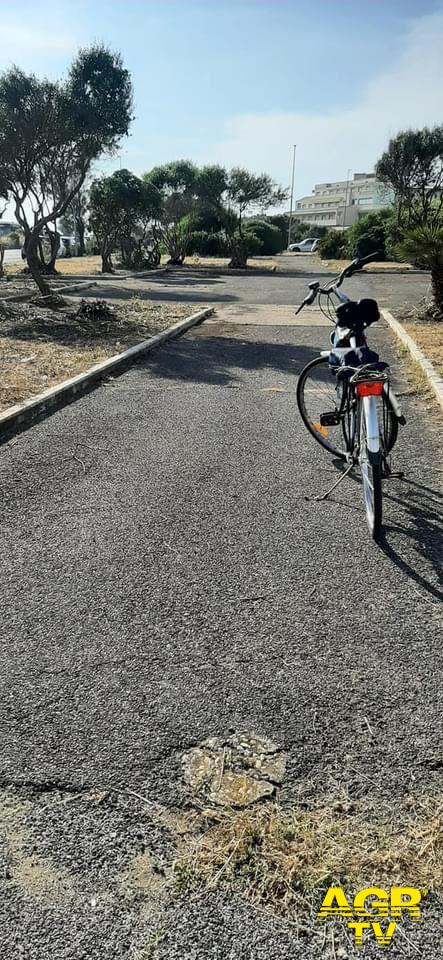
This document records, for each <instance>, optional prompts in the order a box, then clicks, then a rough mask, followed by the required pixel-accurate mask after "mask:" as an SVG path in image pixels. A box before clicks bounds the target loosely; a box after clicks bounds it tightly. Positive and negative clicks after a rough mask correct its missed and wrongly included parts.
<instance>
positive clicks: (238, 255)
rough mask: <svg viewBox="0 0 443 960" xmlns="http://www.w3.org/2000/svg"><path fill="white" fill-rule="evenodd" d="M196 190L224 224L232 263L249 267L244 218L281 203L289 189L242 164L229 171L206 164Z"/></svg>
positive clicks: (232, 265)
mask: <svg viewBox="0 0 443 960" xmlns="http://www.w3.org/2000/svg"><path fill="white" fill-rule="evenodd" d="M197 189H198V193H199V196H200V199H201V200H202V201H203V202H204V203H205V204H208V205H209V206H211V207H212V208H213V209H214V210H215V211H216V213H217V215H218V217H219V219H220V221H221V222H222V224H223V229H224V232H225V234H226V238H227V241H228V244H229V248H230V251H231V260H230V264H229V266H230V267H239V268H244V267H246V266H247V260H248V236H247V233H248V231H247V227H246V225H245V219H246V218H247V216H248V215H249V216H251V215H252V214H256V213H261V214H264V213H265V212H266V210H267V209H268V208H269V207H276V206H280V204H281V203H283V201H284V200H285V199H286V198H287V191H285V190H283V189H282V188H281V187H278V186H277V184H275V183H274V181H273V180H272V179H271V177H269V176H268V174H266V173H262V174H255V173H250V172H249V171H248V170H244V169H243V168H242V167H233V169H232V170H229V171H228V170H226V169H225V168H224V167H221V166H218V165H214V166H207V167H203V169H202V170H201V171H200V175H199V178H198V185H197Z"/></svg>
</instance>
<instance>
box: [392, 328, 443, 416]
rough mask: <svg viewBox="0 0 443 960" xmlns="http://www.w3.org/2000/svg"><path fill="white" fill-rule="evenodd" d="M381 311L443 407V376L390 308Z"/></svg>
mask: <svg viewBox="0 0 443 960" xmlns="http://www.w3.org/2000/svg"><path fill="white" fill-rule="evenodd" d="M381 313H382V316H383V317H384V318H385V320H386V323H388V324H389V326H390V327H391V329H392V330H393V331H394V333H396V334H397V337H398V338H399V340H401V341H402V343H404V344H405V346H406V347H407V348H408V350H409V352H410V354H411V356H412V357H413V359H414V360H415V361H416V363H418V364H419V365H420V367H421V369H422V370H423V373H424V374H425V376H426V379H427V380H428V381H429V384H430V386H431V388H432V390H433V391H434V393H435V396H436V397H437V400H438V402H439V404H440V406H441V407H442V408H443V378H442V377H440V375H439V374H438V373H437V371H436V369H435V367H433V366H432V363H431V362H430V360H428V359H427V358H426V357H425V355H424V353H422V351H421V350H420V348H419V347H418V346H417V344H416V342H415V340H413V339H412V337H410V336H409V333H406V330H404V329H403V327H402V325H401V323H399V322H398V320H396V319H395V317H393V316H392V313H390V312H389V310H382V311H381Z"/></svg>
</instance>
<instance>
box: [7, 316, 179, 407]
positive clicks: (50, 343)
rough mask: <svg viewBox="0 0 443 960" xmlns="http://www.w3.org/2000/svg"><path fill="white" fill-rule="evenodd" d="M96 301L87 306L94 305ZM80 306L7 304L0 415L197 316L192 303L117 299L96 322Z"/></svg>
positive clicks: (95, 318) (95, 317)
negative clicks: (52, 307) (193, 314)
mask: <svg viewBox="0 0 443 960" xmlns="http://www.w3.org/2000/svg"><path fill="white" fill-rule="evenodd" d="M91 302H93V301H87V303H88V304H91ZM79 306H80V305H79V303H78V301H77V302H76V301H71V302H70V303H68V304H67V306H66V307H63V308H61V309H57V310H50V309H45V308H42V307H37V306H33V305H31V304H8V305H7V307H6V306H4V307H3V308H2V310H1V312H0V364H1V369H2V380H1V383H0V410H5V409H6V408H7V407H9V406H12V405H13V404H16V403H20V402H22V401H23V400H27V399H29V398H30V397H32V396H34V395H37V394H39V393H41V392H42V391H44V390H47V389H48V388H49V387H52V386H55V385H56V384H58V383H61V382H62V381H63V380H66V379H67V378H69V377H73V376H75V375H76V374H79V373H83V372H85V371H86V370H88V368H89V367H91V366H93V365H94V364H95V363H99V362H100V361H101V360H105V359H106V358H107V357H111V356H113V355H114V354H116V353H119V352H121V351H123V350H125V349H126V348H127V347H130V346H133V345H135V344H136V343H140V341H142V340H146V339H148V338H149V337H151V336H153V335H154V334H155V333H158V332H159V331H160V330H164V329H166V328H167V327H169V326H171V325H172V324H174V323H177V321H178V320H181V319H183V318H184V317H187V316H189V315H190V314H191V313H192V312H193V309H194V308H193V305H192V304H176V303H166V304H157V303H156V304H150V303H149V302H148V301H146V300H139V299H138V298H135V297H134V298H133V299H131V300H121V301H120V300H114V301H113V303H112V306H111V307H107V309H104V310H103V311H102V314H101V315H100V313H98V314H97V315H96V316H94V317H91V316H90V315H88V310H85V311H84V312H83V315H82V313H81V312H80V313H79Z"/></svg>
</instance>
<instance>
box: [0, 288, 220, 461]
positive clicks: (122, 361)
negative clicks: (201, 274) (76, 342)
mask: <svg viewBox="0 0 443 960" xmlns="http://www.w3.org/2000/svg"><path fill="white" fill-rule="evenodd" d="M213 312H214V308H213V307H205V309H203V310H199V311H198V312H197V313H193V314H192V316H190V317H186V319H185V320H179V322H178V323H175V324H174V325H173V326H172V327H168V329H167V330H162V332H161V333H157V334H156V335H155V336H154V337H150V338H149V340H143V341H142V342H141V343H137V344H136V345H135V346H134V347H129V349H128V350H124V351H123V353H116V354H115V355H114V356H113V357H109V359H108V360H102V362H101V363H96V364H95V365H94V366H93V367H90V368H89V370H87V371H86V372H85V373H79V374H78V375H77V376H76V377H71V378H70V379H69V380H64V381H63V383H59V384H57V386H55V387H51V388H50V389H49V390H45V392H44V393H40V394H38V396H36V397H31V399H30V400H25V401H24V403H18V404H16V405H15V406H13V407H8V409H7V410H4V411H3V413H0V443H2V442H4V441H5V440H6V439H9V438H10V436H11V435H12V434H13V433H14V432H16V431H17V430H22V429H24V428H25V427H26V426H30V425H31V424H32V422H33V421H35V420H37V419H42V418H43V417H46V416H50V414H51V413H55V411H56V410H58V409H59V408H60V407H62V406H65V404H67V403H70V402H71V401H72V400H75V399H76V398H77V396H78V395H81V393H82V392H84V391H86V390H88V389H89V388H91V387H93V386H95V385H97V383H98V382H99V381H100V380H103V378H104V377H106V376H108V375H109V374H110V373H114V374H115V373H117V374H119V373H122V372H123V370H125V369H126V368H127V367H128V366H129V365H130V364H131V363H132V362H133V361H134V360H137V358H138V357H140V356H141V355H142V354H144V353H149V352H150V351H151V350H155V349H156V347H159V346H160V345H161V344H162V343H166V342H167V341H168V340H174V339H175V338H176V337H179V336H180V335H181V334H182V333H185V332H186V330H189V329H190V328H191V327H195V326H196V325H197V324H198V323H201V322H202V321H203V320H205V319H206V317H209V316H211V314H212V313H213Z"/></svg>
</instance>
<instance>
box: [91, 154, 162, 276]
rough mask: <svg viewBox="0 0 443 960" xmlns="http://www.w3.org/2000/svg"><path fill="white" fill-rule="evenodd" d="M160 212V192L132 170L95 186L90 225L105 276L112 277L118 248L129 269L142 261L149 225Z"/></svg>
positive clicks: (117, 174)
mask: <svg viewBox="0 0 443 960" xmlns="http://www.w3.org/2000/svg"><path fill="white" fill-rule="evenodd" d="M160 209H161V198H160V195H159V193H158V191H157V189H156V188H155V187H154V186H153V184H150V183H145V182H144V181H143V180H141V179H140V178H139V177H136V176H135V174H133V173H131V172H130V171H129V170H117V171H116V172H115V173H113V174H111V176H109V177H102V178H101V179H100V180H95V181H94V182H93V184H92V186H91V191H90V199H89V210H90V220H89V225H90V227H91V229H92V230H93V232H94V235H95V237H96V239H97V241H98V243H99V245H100V253H101V257H102V271H103V273H112V271H113V265H112V253H113V252H114V250H115V249H116V248H117V247H119V248H120V252H121V255H122V261H123V262H124V263H125V265H126V266H133V265H136V262H137V261H140V260H141V259H142V257H143V244H144V243H145V241H146V236H147V232H148V227H149V224H150V223H151V222H152V221H154V220H155V219H156V218H157V217H158V216H159V213H160Z"/></svg>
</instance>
